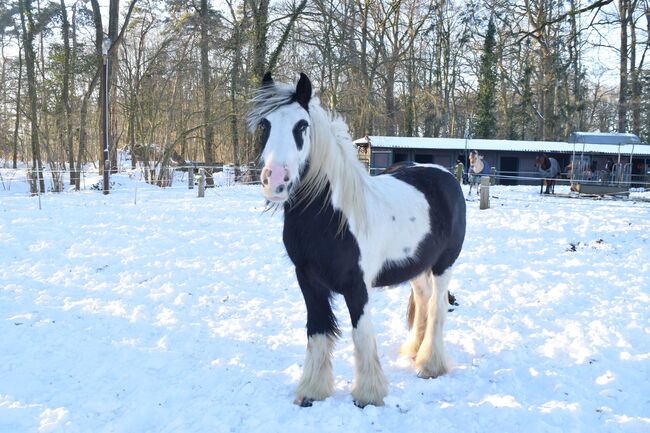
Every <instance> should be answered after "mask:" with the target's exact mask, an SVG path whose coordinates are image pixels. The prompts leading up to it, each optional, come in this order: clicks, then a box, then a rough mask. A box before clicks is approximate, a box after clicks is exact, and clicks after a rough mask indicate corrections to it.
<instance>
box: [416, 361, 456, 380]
mask: <svg viewBox="0 0 650 433" xmlns="http://www.w3.org/2000/svg"><path fill="white" fill-rule="evenodd" d="M415 369H416V371H417V373H418V377H419V378H420V379H435V378H436V377H440V376H444V375H445V374H447V373H449V368H447V366H446V365H434V366H422V365H417V364H416V366H415Z"/></svg>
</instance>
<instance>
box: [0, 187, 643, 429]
mask: <svg viewBox="0 0 650 433" xmlns="http://www.w3.org/2000/svg"><path fill="white" fill-rule="evenodd" d="M116 179H117V184H116V188H117V191H114V192H113V193H112V194H110V195H109V196H103V195H101V194H100V193H98V192H96V191H83V192H80V193H64V194H47V195H45V196H43V197H41V201H42V203H41V205H42V210H38V199H37V198H36V197H30V196H29V195H28V194H25V192H24V191H21V190H20V188H19V187H18V185H15V187H14V188H13V189H12V190H11V191H2V190H1V189H0V257H1V259H2V260H1V263H2V265H1V267H0V335H1V336H0V432H1V433H23V432H80V433H102V432H125V433H146V432H152V433H163V432H182V433H186V432H187V433H192V432H201V433H203V432H211V433H212V432H216V433H220V432H236V433H240V432H241V433H248V432H264V433H274V432H296V433H298V432H301V433H302V432H341V433H343V432H345V433H349V432H459V433H461V432H462V433H468V432H495V433H501V432H513V431H515V432H526V433H529V432H539V433H548V432H650V203H647V202H634V201H622V200H616V201H615V200H600V201H596V200H590V199H581V200H577V199H567V198H559V197H545V196H544V197H542V196H540V195H538V194H537V188H535V187H516V188H514V187H494V188H492V190H491V193H492V200H491V201H492V207H491V208H490V209H489V210H484V211H480V210H479V209H478V202H476V201H471V202H468V222H469V226H468V233H467V238H466V242H465V247H464V250H463V253H462V255H461V257H460V259H459V261H458V263H457V266H456V270H455V277H454V279H453V281H452V283H451V290H452V292H453V293H454V294H455V295H456V298H457V300H458V302H459V304H460V305H459V306H458V307H456V308H455V311H453V312H451V313H450V314H449V315H448V318H447V327H446V343H445V344H446V347H447V354H448V356H449V357H450V358H451V359H452V360H453V362H454V364H455V368H454V371H453V373H452V374H450V375H447V376H445V377H441V378H438V379H433V380H422V379H418V378H417V377H416V375H415V373H414V370H413V368H412V365H411V364H412V362H411V361H410V360H408V359H404V358H400V357H399V356H398V350H399V347H400V344H401V343H402V342H403V341H404V339H405V337H406V334H407V329H406V324H405V316H406V303H407V299H408V293H409V290H410V289H409V286H408V285H401V286H399V287H396V288H393V289H379V290H377V291H376V292H375V293H374V294H373V296H372V298H371V305H372V308H373V318H374V322H375V326H376V330H377V334H378V346H379V356H380V358H381V362H382V364H383V366H384V369H385V371H386V375H387V377H388V379H389V381H390V388H389V393H390V394H389V396H388V397H387V398H386V400H385V402H386V405H385V406H383V407H373V406H370V407H366V408H365V409H359V408H357V407H355V406H354V405H353V403H352V399H351V397H350V394H349V391H350V387H351V381H352V375H353V370H354V368H353V350H352V341H351V336H350V322H349V318H348V316H347V312H346V310H345V305H344V302H343V301H342V299H337V300H336V303H337V311H338V317H339V319H340V324H341V328H342V330H343V336H342V338H341V339H340V340H339V342H338V344H337V347H336V350H335V353H334V361H333V363H334V373H335V378H336V391H335V394H334V396H333V397H331V398H329V399H327V400H326V401H324V402H316V403H315V404H314V406H313V407H311V408H299V407H297V406H295V405H293V404H292V401H293V388H294V386H295V385H296V383H297V381H298V379H299V375H300V372H301V368H302V367H301V365H302V362H303V357H304V351H305V344H306V335H305V334H306V333H305V330H304V325H305V319H306V317H305V307H304V304H303V301H302V296H301V294H300V290H299V288H298V286H297V283H296V281H295V277H294V273H293V269H292V266H291V264H290V262H289V260H288V258H287V256H286V254H285V252H284V249H283V246H282V239H281V231H282V216H281V215H280V214H275V215H272V214H270V213H263V212H262V211H263V200H262V195H261V191H260V190H259V187H255V186H233V187H222V188H215V189H212V190H208V191H207V193H206V197H205V198H203V199H199V198H197V197H196V190H193V191H190V190H187V189H183V188H180V186H182V184H178V185H179V188H173V189H168V190H160V189H159V188H156V187H152V186H146V185H145V184H142V183H139V184H137V185H138V190H137V204H136V203H134V199H135V198H136V191H135V185H136V183H134V182H133V181H131V180H129V179H128V178H127V177H125V176H122V177H117V178H116Z"/></svg>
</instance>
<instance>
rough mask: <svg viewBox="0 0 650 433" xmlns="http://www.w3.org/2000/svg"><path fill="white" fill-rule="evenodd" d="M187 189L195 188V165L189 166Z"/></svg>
mask: <svg viewBox="0 0 650 433" xmlns="http://www.w3.org/2000/svg"><path fill="white" fill-rule="evenodd" d="M187 189H194V166H193V165H188V166H187Z"/></svg>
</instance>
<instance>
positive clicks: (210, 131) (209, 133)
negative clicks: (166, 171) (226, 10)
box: [199, 0, 214, 188]
mask: <svg viewBox="0 0 650 433" xmlns="http://www.w3.org/2000/svg"><path fill="white" fill-rule="evenodd" d="M209 13H210V10H209V9H208V0H201V10H200V16H201V40H200V42H199V48H200V50H201V81H202V85H203V124H204V131H205V136H204V140H205V147H204V158H205V164H206V165H207V166H208V167H207V170H206V173H205V175H206V178H205V180H206V187H207V188H213V187H214V179H213V177H212V167H211V166H212V165H213V164H214V159H213V156H212V147H213V145H214V125H213V118H212V84H211V79H210V61H209V59H208V55H209V51H210V46H209V42H210V41H209V36H208V25H209Z"/></svg>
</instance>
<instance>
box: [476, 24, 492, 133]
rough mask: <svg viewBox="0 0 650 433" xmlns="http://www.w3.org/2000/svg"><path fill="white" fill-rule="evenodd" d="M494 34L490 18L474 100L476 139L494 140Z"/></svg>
mask: <svg viewBox="0 0 650 433" xmlns="http://www.w3.org/2000/svg"><path fill="white" fill-rule="evenodd" d="M495 33H496V27H495V25H494V18H493V17H490V22H489V23H488V28H487V34H486V35H485V42H484V44H483V55H482V56H481V66H480V69H479V77H478V97H477V99H476V130H475V133H474V136H475V137H476V138H494V136H495V135H496V124H497V121H496V117H495V115H494V110H495V107H496V87H497V74H496V63H497V57H496V54H495V46H496V41H495Z"/></svg>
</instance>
